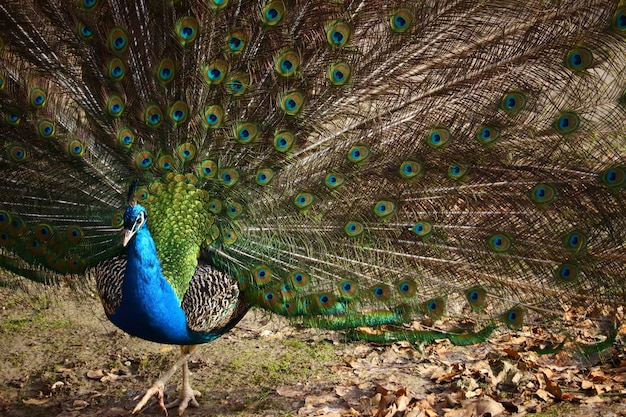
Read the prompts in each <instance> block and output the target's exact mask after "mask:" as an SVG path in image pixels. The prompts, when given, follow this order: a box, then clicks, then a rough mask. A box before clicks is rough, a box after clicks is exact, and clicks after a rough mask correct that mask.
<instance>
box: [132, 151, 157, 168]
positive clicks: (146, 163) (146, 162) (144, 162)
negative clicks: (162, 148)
mask: <svg viewBox="0 0 626 417" xmlns="http://www.w3.org/2000/svg"><path fill="white" fill-rule="evenodd" d="M153 162H154V156H153V155H152V153H151V152H149V151H142V152H139V153H138V154H137V156H135V166H136V167H137V168H138V169H141V170H147V169H150V167H151V166H152V163H153Z"/></svg>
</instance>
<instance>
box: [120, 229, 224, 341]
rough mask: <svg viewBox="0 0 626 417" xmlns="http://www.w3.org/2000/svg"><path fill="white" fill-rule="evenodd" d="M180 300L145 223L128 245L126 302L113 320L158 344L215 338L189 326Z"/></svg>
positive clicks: (123, 327)
mask: <svg viewBox="0 0 626 417" xmlns="http://www.w3.org/2000/svg"><path fill="white" fill-rule="evenodd" d="M180 301H181V300H179V299H178V297H177V296H176V294H175V293H174V290H173V289H172V286H171V285H170V284H169V283H168V282H167V280H166V279H165V277H164V276H163V273H162V270H161V263H160V262H159V259H158V258H157V255H156V247H155V246H154V241H153V240H152V236H150V232H149V231H148V228H147V227H146V226H145V225H144V226H143V227H141V228H140V229H139V231H138V232H137V234H136V235H135V237H133V238H132V239H131V241H130V242H129V244H128V263H127V265H126V272H125V274H124V284H123V286H122V302H121V304H120V306H119V307H118V309H117V310H116V311H115V314H113V315H112V316H109V319H110V320H111V322H113V323H114V324H115V325H116V326H118V327H119V328H121V329H122V330H124V331H125V332H127V333H129V334H131V335H133V336H137V337H140V338H142V339H146V340H151V341H154V342H158V343H168V344H177V345H189V344H197V343H205V342H208V341H210V340H212V339H215V337H216V336H213V335H209V334H201V333H198V332H194V331H192V330H190V329H188V328H187V319H186V316H185V312H184V311H183V309H182V308H181V306H180Z"/></svg>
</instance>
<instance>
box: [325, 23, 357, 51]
mask: <svg viewBox="0 0 626 417" xmlns="http://www.w3.org/2000/svg"><path fill="white" fill-rule="evenodd" d="M351 35H352V30H351V28H350V26H349V25H348V24H347V23H346V22H344V21H341V20H335V21H333V22H331V23H330V24H329V25H327V26H326V40H327V41H328V44H329V45H330V46H332V47H335V48H342V47H344V46H345V45H346V44H347V43H348V41H349V40H350V36H351Z"/></svg>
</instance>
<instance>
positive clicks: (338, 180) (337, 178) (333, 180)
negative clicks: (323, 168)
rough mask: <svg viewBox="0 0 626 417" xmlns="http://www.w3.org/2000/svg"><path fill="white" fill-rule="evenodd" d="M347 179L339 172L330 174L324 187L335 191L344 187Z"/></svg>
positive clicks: (325, 179) (325, 180) (327, 175)
mask: <svg viewBox="0 0 626 417" xmlns="http://www.w3.org/2000/svg"><path fill="white" fill-rule="evenodd" d="M344 182H345V178H344V176H343V175H341V174H340V173H338V172H330V173H328V174H326V177H325V178H324V185H325V186H326V187H328V188H330V189H331V190H335V189H337V188H339V187H341V186H342V185H343V183H344Z"/></svg>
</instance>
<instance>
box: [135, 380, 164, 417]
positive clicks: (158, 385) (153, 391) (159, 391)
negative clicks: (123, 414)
mask: <svg viewBox="0 0 626 417" xmlns="http://www.w3.org/2000/svg"><path fill="white" fill-rule="evenodd" d="M164 392H165V383H164V382H163V381H161V380H160V379H159V380H157V381H156V382H155V383H154V384H153V385H152V386H151V387H150V388H149V389H148V391H146V393H145V394H144V396H143V397H142V398H141V400H140V401H139V402H138V403H137V405H136V406H135V408H133V412H132V414H135V413H138V412H139V411H141V409H142V408H143V407H145V405H146V404H147V403H148V400H150V398H152V397H154V396H155V395H156V396H157V399H158V401H159V407H161V410H163V412H164V413H165V416H166V417H167V408H166V407H165V403H164V402H163V397H164Z"/></svg>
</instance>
